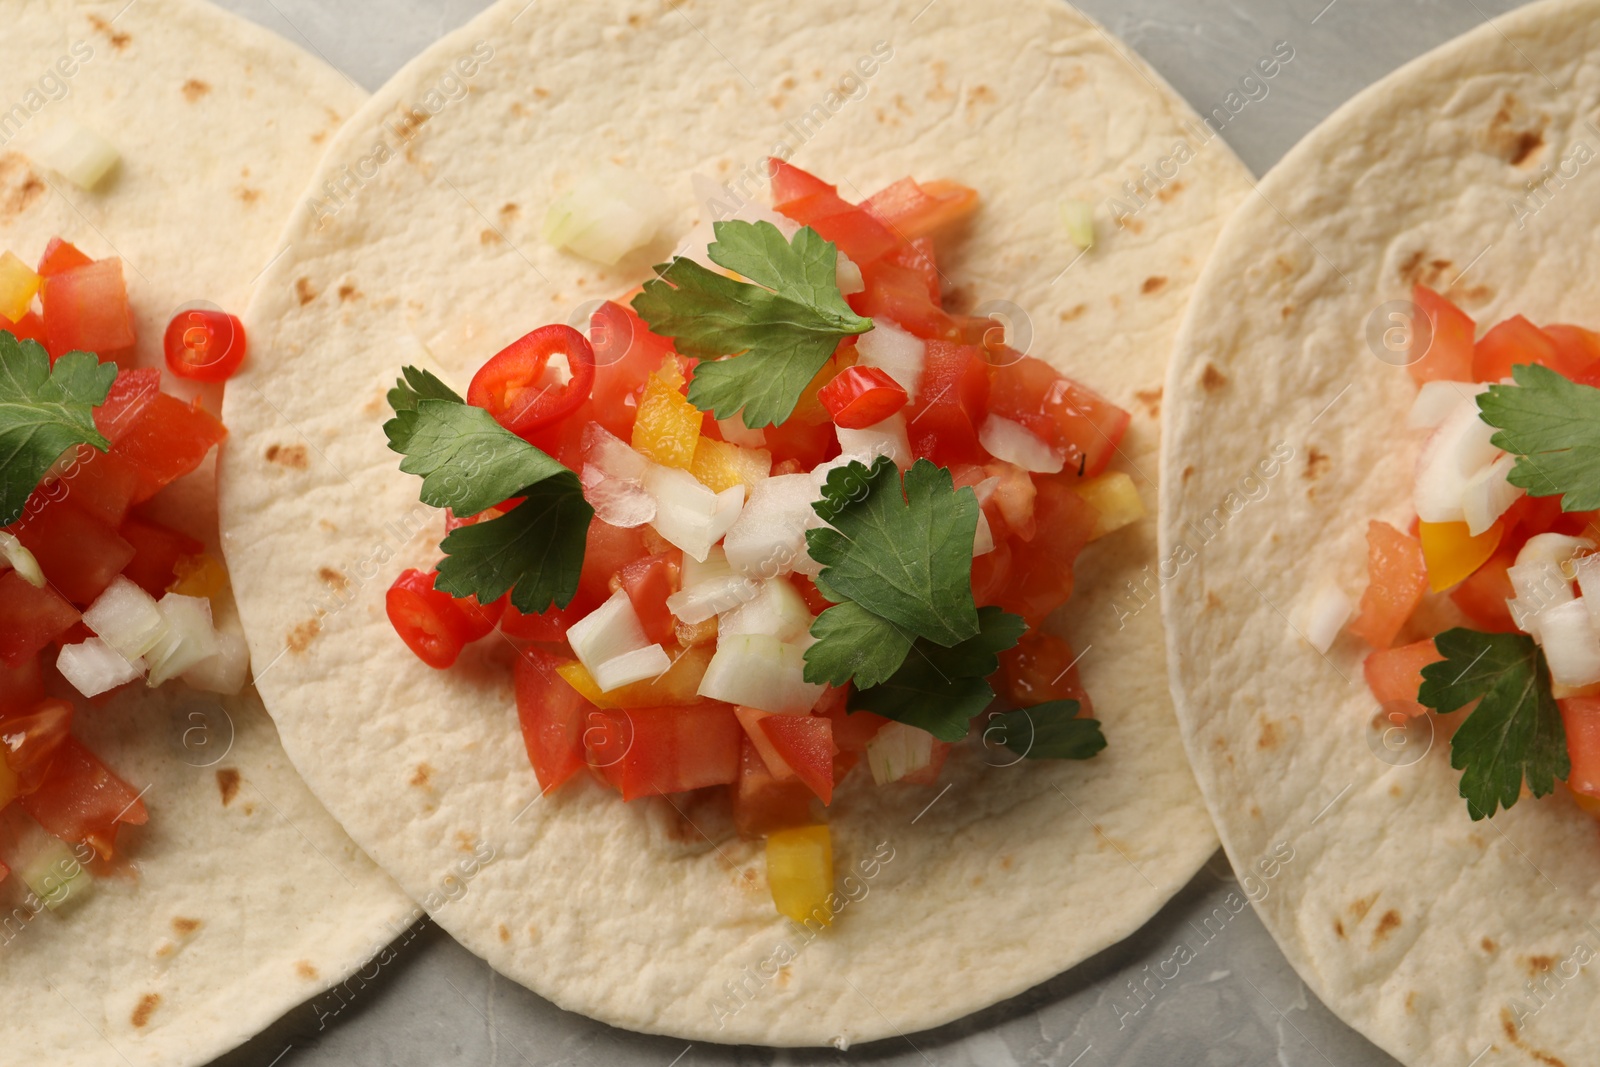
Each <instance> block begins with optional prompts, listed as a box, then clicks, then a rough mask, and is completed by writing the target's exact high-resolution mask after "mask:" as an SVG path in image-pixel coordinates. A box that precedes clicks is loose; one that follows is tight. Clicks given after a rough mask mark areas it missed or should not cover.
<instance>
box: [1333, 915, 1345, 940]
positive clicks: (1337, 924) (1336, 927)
mask: <svg viewBox="0 0 1600 1067" xmlns="http://www.w3.org/2000/svg"><path fill="white" fill-rule="evenodd" d="M1333 932H1334V933H1336V934H1338V935H1339V940H1341V941H1343V940H1344V920H1342V919H1340V918H1338V917H1337V916H1335V918H1334V920H1333Z"/></svg>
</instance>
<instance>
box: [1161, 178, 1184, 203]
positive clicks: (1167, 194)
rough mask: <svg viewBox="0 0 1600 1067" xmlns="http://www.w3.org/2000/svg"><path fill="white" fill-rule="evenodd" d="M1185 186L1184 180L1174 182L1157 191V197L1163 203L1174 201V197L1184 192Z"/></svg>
mask: <svg viewBox="0 0 1600 1067" xmlns="http://www.w3.org/2000/svg"><path fill="white" fill-rule="evenodd" d="M1184 189H1185V186H1184V184H1183V183H1182V182H1173V183H1172V184H1171V185H1168V186H1166V187H1164V188H1162V189H1161V190H1159V191H1158V192H1157V193H1156V199H1157V200H1159V201H1161V202H1162V203H1163V204H1170V203H1172V198H1173V197H1175V196H1177V195H1178V194H1179V193H1181V192H1183V190H1184Z"/></svg>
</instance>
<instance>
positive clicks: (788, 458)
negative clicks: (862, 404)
mask: <svg viewBox="0 0 1600 1067" xmlns="http://www.w3.org/2000/svg"><path fill="white" fill-rule="evenodd" d="M763 432H764V433H765V434H766V435H767V445H766V447H767V450H768V451H770V452H771V453H772V463H773V467H774V468H776V467H777V465H778V464H780V463H784V462H793V463H795V464H797V465H798V466H799V467H800V468H801V469H802V470H811V469H812V468H813V467H815V466H817V465H818V464H819V463H823V462H826V461H827V460H829V459H832V458H833V457H834V456H836V455H838V453H839V437H838V435H837V434H836V433H835V432H834V429H833V424H832V423H830V422H823V423H818V424H815V425H813V424H811V423H806V422H802V421H801V420H800V419H797V418H791V419H789V420H788V421H787V422H784V423H782V424H781V425H778V426H768V427H766V429H765V430H764V431H763ZM773 473H774V474H780V473H782V472H781V471H778V470H776V469H774V470H773Z"/></svg>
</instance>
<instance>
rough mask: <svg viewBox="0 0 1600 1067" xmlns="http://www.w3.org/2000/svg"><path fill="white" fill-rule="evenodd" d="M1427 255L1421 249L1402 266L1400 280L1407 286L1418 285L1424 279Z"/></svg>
mask: <svg viewBox="0 0 1600 1067" xmlns="http://www.w3.org/2000/svg"><path fill="white" fill-rule="evenodd" d="M1427 255H1428V253H1426V252H1424V251H1422V250H1420V249H1419V250H1417V251H1415V252H1413V253H1411V255H1409V256H1407V257H1406V261H1405V262H1404V263H1402V264H1400V280H1401V281H1403V282H1405V283H1406V284H1407V285H1415V284H1417V281H1418V280H1419V279H1420V278H1421V277H1422V261H1423V259H1425V258H1426V257H1427Z"/></svg>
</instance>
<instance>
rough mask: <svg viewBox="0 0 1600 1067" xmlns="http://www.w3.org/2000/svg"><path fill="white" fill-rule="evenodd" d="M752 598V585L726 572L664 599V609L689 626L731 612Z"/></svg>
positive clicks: (749, 580) (740, 577)
mask: <svg viewBox="0 0 1600 1067" xmlns="http://www.w3.org/2000/svg"><path fill="white" fill-rule="evenodd" d="M755 595H756V583H755V582H754V581H752V580H751V579H749V578H746V577H745V576H744V575H742V574H735V573H733V572H732V571H729V572H728V573H726V574H723V575H720V576H718V577H715V578H707V579H706V580H704V581H700V582H696V583H695V584H694V585H685V586H684V587H683V588H682V589H680V590H678V591H677V592H676V593H673V594H672V595H671V596H669V597H667V610H668V611H670V612H672V614H673V615H675V616H677V617H678V618H679V619H681V620H682V621H684V622H686V623H688V624H689V625H690V626H694V625H697V624H699V623H702V622H705V621H706V620H707V619H709V618H711V617H712V616H713V615H720V614H722V613H723V612H725V611H732V610H733V609H734V608H737V607H738V606H739V605H741V604H744V603H746V602H748V601H749V600H750V599H751V598H752V597H754V596H755Z"/></svg>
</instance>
